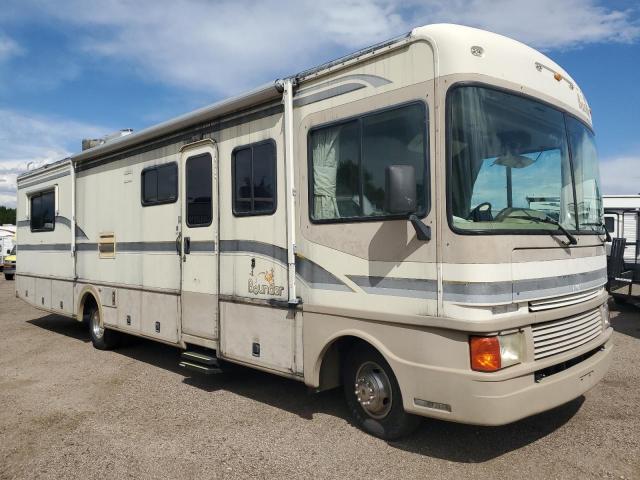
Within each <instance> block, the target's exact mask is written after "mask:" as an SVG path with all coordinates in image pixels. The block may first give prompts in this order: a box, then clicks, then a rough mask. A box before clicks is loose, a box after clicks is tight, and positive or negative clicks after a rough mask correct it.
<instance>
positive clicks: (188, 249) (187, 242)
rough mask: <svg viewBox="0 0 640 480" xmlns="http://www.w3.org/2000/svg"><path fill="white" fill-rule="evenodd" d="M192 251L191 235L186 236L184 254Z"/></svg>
mask: <svg viewBox="0 0 640 480" xmlns="http://www.w3.org/2000/svg"><path fill="white" fill-rule="evenodd" d="M190 253H191V237H184V254H185V255H189V254H190Z"/></svg>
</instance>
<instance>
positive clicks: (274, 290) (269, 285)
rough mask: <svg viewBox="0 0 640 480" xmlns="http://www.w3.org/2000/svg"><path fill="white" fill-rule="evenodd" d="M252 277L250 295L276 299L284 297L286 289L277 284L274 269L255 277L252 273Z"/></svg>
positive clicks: (250, 279)
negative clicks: (269, 296)
mask: <svg viewBox="0 0 640 480" xmlns="http://www.w3.org/2000/svg"><path fill="white" fill-rule="evenodd" d="M251 277H252V278H249V293H252V294H254V295H271V296H276V297H279V296H280V295H282V292H283V290H284V287H282V286H280V285H276V284H275V278H274V272H273V268H272V269H271V270H267V271H266V272H260V273H258V274H257V275H255V276H254V275H253V271H252V272H251Z"/></svg>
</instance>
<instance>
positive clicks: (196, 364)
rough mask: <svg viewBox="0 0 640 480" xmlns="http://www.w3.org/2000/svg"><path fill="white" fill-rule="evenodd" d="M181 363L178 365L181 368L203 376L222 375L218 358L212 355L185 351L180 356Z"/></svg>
mask: <svg viewBox="0 0 640 480" xmlns="http://www.w3.org/2000/svg"><path fill="white" fill-rule="evenodd" d="M180 357H181V361H180V363H179V364H178V365H179V366H181V367H182V368H186V369H188V370H191V371H192V372H198V373H202V374H204V375H215V374H217V373H222V372H223V370H222V368H220V363H219V362H218V358H217V357H216V356H215V355H214V354H209V353H203V352H197V351H191V350H187V351H184V352H182V354H181V355H180Z"/></svg>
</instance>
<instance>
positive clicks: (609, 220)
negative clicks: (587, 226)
mask: <svg viewBox="0 0 640 480" xmlns="http://www.w3.org/2000/svg"><path fill="white" fill-rule="evenodd" d="M604 227H605V228H606V229H607V232H609V233H613V231H614V230H615V228H616V227H615V219H614V218H613V217H604Z"/></svg>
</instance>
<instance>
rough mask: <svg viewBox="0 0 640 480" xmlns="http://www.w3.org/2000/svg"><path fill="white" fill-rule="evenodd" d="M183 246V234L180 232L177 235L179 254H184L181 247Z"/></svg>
mask: <svg viewBox="0 0 640 480" xmlns="http://www.w3.org/2000/svg"><path fill="white" fill-rule="evenodd" d="M181 246H182V234H178V236H177V237H176V253H177V254H178V255H182V251H181V248H180V247H181Z"/></svg>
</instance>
